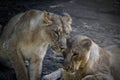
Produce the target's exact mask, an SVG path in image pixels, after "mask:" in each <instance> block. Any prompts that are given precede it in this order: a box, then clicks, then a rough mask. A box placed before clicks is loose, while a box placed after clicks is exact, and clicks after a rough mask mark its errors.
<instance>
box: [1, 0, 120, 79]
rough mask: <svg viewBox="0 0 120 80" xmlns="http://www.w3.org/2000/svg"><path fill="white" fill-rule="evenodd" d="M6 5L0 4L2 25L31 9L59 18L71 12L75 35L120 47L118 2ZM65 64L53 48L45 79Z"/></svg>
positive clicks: (86, 0) (75, 0)
mask: <svg viewBox="0 0 120 80" xmlns="http://www.w3.org/2000/svg"><path fill="white" fill-rule="evenodd" d="M6 3H7V4H6ZM6 3H5V0H4V1H0V24H2V25H5V24H6V23H7V21H8V20H9V19H10V18H11V17H12V16H14V15H15V14H17V13H19V12H22V11H25V10H29V9H39V10H46V11H50V12H54V13H56V14H62V13H63V12H67V13H69V14H70V15H71V17H72V19H73V24H72V27H73V33H75V34H76V33H79V34H83V35H87V36H89V37H91V38H92V39H93V40H94V41H95V42H96V43H97V44H99V45H100V46H101V47H107V46H110V45H120V1H118V0H52V1H51V0H49V1H47V0H45V1H39V0H38V1H36V2H35V1H27V0H26V1H24V2H23V1H20V2H17V1H16V2H15V1H14V2H10V1H9V2H8V1H6ZM2 29H3V28H2ZM62 62H63V58H62V56H60V55H59V56H58V55H54V54H53V53H52V51H51V50H50V48H49V49H48V52H47V54H46V56H45V60H44V63H43V74H42V75H45V74H49V73H50V72H52V71H54V70H56V69H58V68H60V67H61V63H62ZM0 80H1V79H0ZM9 80H10V79H9Z"/></svg>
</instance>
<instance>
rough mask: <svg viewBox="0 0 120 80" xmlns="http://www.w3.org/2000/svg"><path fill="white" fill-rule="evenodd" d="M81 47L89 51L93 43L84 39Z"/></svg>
mask: <svg viewBox="0 0 120 80" xmlns="http://www.w3.org/2000/svg"><path fill="white" fill-rule="evenodd" d="M81 45H82V48H84V49H87V50H89V49H90V47H91V45H92V41H91V40H90V39H84V40H82V41H81Z"/></svg>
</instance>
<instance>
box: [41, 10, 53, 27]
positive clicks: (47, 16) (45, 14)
mask: <svg viewBox="0 0 120 80" xmlns="http://www.w3.org/2000/svg"><path fill="white" fill-rule="evenodd" d="M43 19H44V22H45V23H46V24H47V25H51V24H52V21H51V16H50V13H49V12H47V11H43Z"/></svg>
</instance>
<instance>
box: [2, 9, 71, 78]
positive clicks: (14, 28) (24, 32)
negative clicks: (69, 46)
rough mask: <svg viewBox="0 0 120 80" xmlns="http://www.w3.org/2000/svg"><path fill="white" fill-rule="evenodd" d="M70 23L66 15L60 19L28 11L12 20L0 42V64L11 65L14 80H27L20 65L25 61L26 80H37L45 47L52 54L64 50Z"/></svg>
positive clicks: (48, 14)
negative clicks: (2, 62) (27, 63)
mask: <svg viewBox="0 0 120 80" xmlns="http://www.w3.org/2000/svg"><path fill="white" fill-rule="evenodd" d="M71 23H72V19H71V17H70V15H69V14H67V13H64V14H63V16H60V15H57V14H54V13H50V12H46V11H39V10H29V11H26V12H23V13H21V14H18V15H16V16H14V17H13V18H12V19H11V20H10V21H9V22H8V24H7V26H5V28H4V30H3V33H2V36H1V38H0V42H1V47H0V48H1V52H0V55H1V56H0V59H2V60H1V61H4V62H6V64H5V65H7V66H10V64H12V66H13V68H14V69H15V72H16V77H17V80H28V73H27V70H26V67H25V64H24V61H25V60H28V61H29V63H30V69H29V72H30V73H29V74H30V80H40V74H41V70H42V61H43V58H44V56H45V53H46V50H47V47H48V45H49V44H50V46H51V47H52V49H53V50H55V51H56V52H61V51H62V50H63V49H65V48H66V38H67V37H68V35H69V33H70V31H71ZM3 49H5V50H4V51H3ZM7 59H9V60H7ZM9 61H10V62H9Z"/></svg>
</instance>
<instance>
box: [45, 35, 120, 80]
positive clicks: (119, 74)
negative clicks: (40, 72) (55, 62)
mask: <svg viewBox="0 0 120 80" xmlns="http://www.w3.org/2000/svg"><path fill="white" fill-rule="evenodd" d="M110 50H112V48H111V49H110ZM113 50H114V51H113ZM113 50H112V52H113V53H112V54H111V53H109V52H108V51H106V50H104V49H103V48H101V47H99V46H98V45H97V44H96V43H95V42H93V41H92V40H91V39H90V38H88V37H86V36H81V35H76V36H74V37H72V38H71V39H69V40H68V48H67V49H66V51H65V52H64V53H63V54H64V57H65V61H64V64H63V66H64V67H63V68H64V70H63V69H59V70H58V71H55V72H53V73H51V74H49V75H46V76H44V78H43V80H57V79H58V78H60V77H61V75H62V78H61V79H60V80H120V70H119V68H120V62H119V60H120V50H119V49H117V50H115V49H113ZM118 50H119V51H118ZM54 75H55V76H54Z"/></svg>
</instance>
